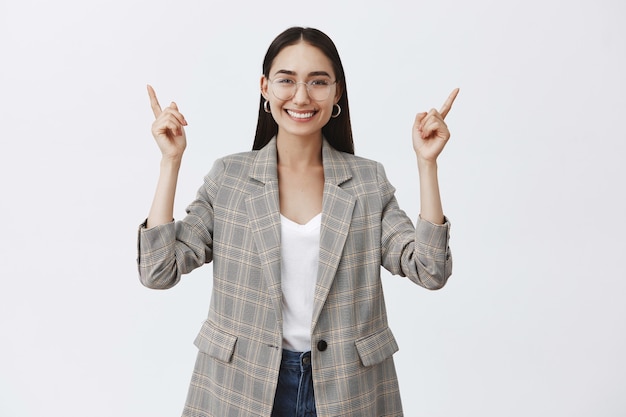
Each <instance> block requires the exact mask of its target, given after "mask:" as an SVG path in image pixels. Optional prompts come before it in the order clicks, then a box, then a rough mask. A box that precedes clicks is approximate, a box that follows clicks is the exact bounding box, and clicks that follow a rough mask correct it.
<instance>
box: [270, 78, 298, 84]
mask: <svg viewBox="0 0 626 417" xmlns="http://www.w3.org/2000/svg"><path fill="white" fill-rule="evenodd" d="M274 82H275V83H276V84H283V85H291V84H295V83H294V81H293V80H290V79H289V78H279V79H277V80H276V81H274Z"/></svg>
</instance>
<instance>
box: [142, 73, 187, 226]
mask: <svg viewBox="0 0 626 417" xmlns="http://www.w3.org/2000/svg"><path fill="white" fill-rule="evenodd" d="M148 96H149V97H150V105H151V106H152V112H153V113H154V118H155V120H154V123H152V136H154V139H155V140H156V142H157V145H158V146H159V149H160V150H161V169H160V173H159V180H158V182H157V188H156V191H155V194H154V200H153V201H152V207H151V208H150V214H149V215H148V221H147V224H146V226H147V227H148V228H150V227H154V226H158V225H161V224H165V223H169V222H171V221H172V219H173V217H174V196H175V194H176V183H177V181H178V171H179V170H180V164H181V161H182V158H183V153H184V152H185V148H186V146H187V138H186V136H185V129H184V126H187V121H186V120H185V117H184V116H183V115H182V114H181V113H180V112H179V111H178V106H177V105H176V103H174V102H172V103H171V104H170V105H169V106H168V107H166V108H165V109H161V105H160V104H159V101H158V100H157V97H156V94H155V92H154V89H153V88H152V87H151V86H149V85H148Z"/></svg>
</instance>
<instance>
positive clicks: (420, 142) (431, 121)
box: [413, 88, 459, 162]
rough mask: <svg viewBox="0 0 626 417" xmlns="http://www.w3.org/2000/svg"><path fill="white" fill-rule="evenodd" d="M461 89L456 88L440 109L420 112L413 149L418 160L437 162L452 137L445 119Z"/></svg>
mask: <svg viewBox="0 0 626 417" xmlns="http://www.w3.org/2000/svg"><path fill="white" fill-rule="evenodd" d="M457 94H459V89H458V88H455V89H454V90H452V93H451V94H450V96H449V97H448V99H447V100H446V102H445V103H444V105H443V107H441V110H440V111H437V110H436V109H431V110H430V111H429V112H428V113H426V112H423V113H418V114H417V116H415V123H414V124H413V149H414V150H415V154H416V155H417V160H418V162H436V161H437V157H438V156H439V154H440V153H441V151H442V150H443V148H444V146H446V143H447V142H448V139H450V131H449V130H448V126H447V125H446V123H445V122H444V121H443V120H444V119H445V117H446V115H447V114H448V112H449V111H450V109H451V108H452V103H454V99H455V98H456V96H457Z"/></svg>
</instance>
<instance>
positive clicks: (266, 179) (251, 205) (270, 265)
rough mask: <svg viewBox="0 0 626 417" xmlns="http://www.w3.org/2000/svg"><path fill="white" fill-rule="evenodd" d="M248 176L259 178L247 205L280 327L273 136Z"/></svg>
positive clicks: (277, 204) (276, 201) (257, 156)
mask: <svg viewBox="0 0 626 417" xmlns="http://www.w3.org/2000/svg"><path fill="white" fill-rule="evenodd" d="M250 177H251V178H252V179H253V180H254V181H257V182H258V184H257V185H258V187H257V189H256V190H254V191H253V192H252V193H251V194H250V196H249V197H248V200H247V201H246V207H247V210H248V218H249V219H250V227H251V229H252V235H253V236H254V242H255V243H256V246H257V249H258V251H259V258H260V259H261V268H263V272H264V273H263V276H264V277H265V279H266V280H267V288H268V291H269V294H270V297H271V299H272V303H273V305H274V310H275V311H276V317H277V320H278V322H279V324H280V326H281V328H282V321H283V318H282V289H281V283H280V204H279V201H278V174H277V170H276V138H274V139H272V140H271V141H270V142H269V143H268V144H267V145H266V146H264V147H263V148H262V149H261V150H259V151H258V152H257V155H256V158H255V160H254V162H253V165H252V169H251V173H250Z"/></svg>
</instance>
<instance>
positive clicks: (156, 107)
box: [148, 84, 162, 118]
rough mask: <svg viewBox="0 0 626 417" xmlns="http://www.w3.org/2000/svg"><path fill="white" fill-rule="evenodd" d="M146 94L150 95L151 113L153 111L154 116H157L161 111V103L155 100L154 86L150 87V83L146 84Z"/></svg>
mask: <svg viewBox="0 0 626 417" xmlns="http://www.w3.org/2000/svg"><path fill="white" fill-rule="evenodd" d="M148 96H149V97H150V106H151V107H152V113H154V117H155V118H156V117H159V115H160V114H161V111H162V110H161V105H160V104H159V100H157V97H156V93H155V92H154V88H152V86H151V85H150V84H148Z"/></svg>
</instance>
